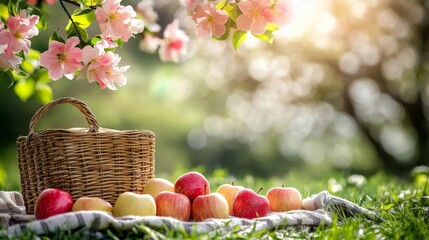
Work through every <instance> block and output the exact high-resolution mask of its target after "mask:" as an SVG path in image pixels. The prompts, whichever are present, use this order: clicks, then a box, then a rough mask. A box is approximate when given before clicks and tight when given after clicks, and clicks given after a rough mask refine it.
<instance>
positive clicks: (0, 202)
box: [0, 191, 35, 227]
mask: <svg viewBox="0 0 429 240" xmlns="http://www.w3.org/2000/svg"><path fill="white" fill-rule="evenodd" d="M34 219H35V217H34V215H27V214H26V213H25V205H24V198H23V197H22V194H21V193H20V192H7V191H0V226H1V227H7V226H9V225H14V224H18V223H25V222H29V221H33V220H34Z"/></svg>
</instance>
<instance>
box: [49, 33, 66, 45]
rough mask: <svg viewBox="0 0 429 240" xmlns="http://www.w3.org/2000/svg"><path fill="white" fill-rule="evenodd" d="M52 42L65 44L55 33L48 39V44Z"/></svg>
mask: <svg viewBox="0 0 429 240" xmlns="http://www.w3.org/2000/svg"><path fill="white" fill-rule="evenodd" d="M52 41H57V42H62V43H65V41H64V39H63V38H62V37H60V36H58V33H57V31H54V32H53V33H52V35H51V37H50V38H49V42H52Z"/></svg>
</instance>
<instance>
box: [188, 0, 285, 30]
mask: <svg viewBox="0 0 429 240" xmlns="http://www.w3.org/2000/svg"><path fill="white" fill-rule="evenodd" d="M212 2H213V1H208V0H207V1H201V0H185V5H186V7H187V9H188V13H189V14H190V15H191V16H192V19H193V21H194V22H195V23H196V24H197V27H196V35H197V36H198V37H206V36H214V37H217V38H219V37H221V36H223V35H224V34H225V33H226V32H227V29H226V26H227V22H228V21H232V22H235V24H230V27H231V29H230V30H232V31H234V30H241V31H250V32H252V33H253V34H255V35H260V34H264V33H265V32H266V27H267V25H268V24H278V25H282V24H284V22H285V19H286V10H287V7H286V0H274V1H273V0H243V1H239V2H238V3H237V4H235V3H229V1H226V2H225V1H224V3H222V4H218V5H217V6H215V5H213V4H212ZM227 7H228V8H238V9H236V10H234V11H230V12H234V13H239V14H238V16H228V12H227V11H226V8H227ZM235 26H236V27H235Z"/></svg>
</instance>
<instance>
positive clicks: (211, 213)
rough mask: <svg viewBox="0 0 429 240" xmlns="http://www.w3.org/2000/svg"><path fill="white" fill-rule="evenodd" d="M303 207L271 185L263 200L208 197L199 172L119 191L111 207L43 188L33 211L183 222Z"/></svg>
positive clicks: (221, 194) (232, 193) (242, 191)
mask: <svg viewBox="0 0 429 240" xmlns="http://www.w3.org/2000/svg"><path fill="white" fill-rule="evenodd" d="M303 208H304V209H307V210H314V206H312V205H311V201H309V199H305V200H304V201H303V200H302V198H301V194H300V193H299V191H298V190H297V189H295V188H293V187H273V188H271V189H269V191H268V192H267V194H266V196H264V195H260V194H258V193H257V192H254V191H253V190H251V189H249V188H244V187H242V186H235V185H233V184H223V185H221V186H220V187H219V188H218V189H217V191H216V192H213V193H210V184H209V182H208V181H207V179H206V178H205V177H204V176H203V175H202V174H201V173H198V172H188V173H185V174H183V175H182V176H180V177H179V178H178V179H177V180H176V182H175V183H174V184H173V183H172V182H170V181H168V180H167V179H163V178H153V179H151V180H150V181H149V182H148V183H147V184H146V186H145V188H144V190H143V193H142V194H137V193H133V192H124V193H122V194H121V195H119V197H118V198H117V200H116V201H115V203H114V205H113V206H112V205H111V204H110V203H109V202H107V201H105V200H103V199H101V198H98V197H80V198H78V199H77V200H76V201H73V198H72V197H71V196H70V194H69V193H67V192H65V191H63V190H60V189H57V188H48V189H45V190H44V191H43V192H42V193H41V194H40V195H39V197H38V198H37V201H36V205H35V209H34V212H35V215H36V219H45V218H48V217H50V216H53V215H57V214H61V213H65V212H70V211H85V210H99V211H104V212H107V213H109V214H112V215H113V216H114V217H122V216H128V215H134V216H168V217H173V218H176V219H179V220H183V221H188V220H193V221H203V220H205V219H208V218H228V217H229V216H234V217H240V218H247V219H253V218H257V217H263V216H266V215H267V214H268V213H270V212H285V211H289V210H296V209H303Z"/></svg>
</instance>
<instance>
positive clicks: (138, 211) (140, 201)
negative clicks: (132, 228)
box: [113, 192, 156, 217]
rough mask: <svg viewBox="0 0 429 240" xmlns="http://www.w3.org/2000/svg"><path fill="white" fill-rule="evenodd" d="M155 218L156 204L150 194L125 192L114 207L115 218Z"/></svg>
mask: <svg viewBox="0 0 429 240" xmlns="http://www.w3.org/2000/svg"><path fill="white" fill-rule="evenodd" d="M128 215H133V216H155V215H156V203H155V199H154V198H153V197H152V196H151V195H150V194H137V193H133V192H124V193H122V194H121V195H119V197H118V198H117V199H116V202H115V204H114V205H113V216H115V217H123V216H128Z"/></svg>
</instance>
